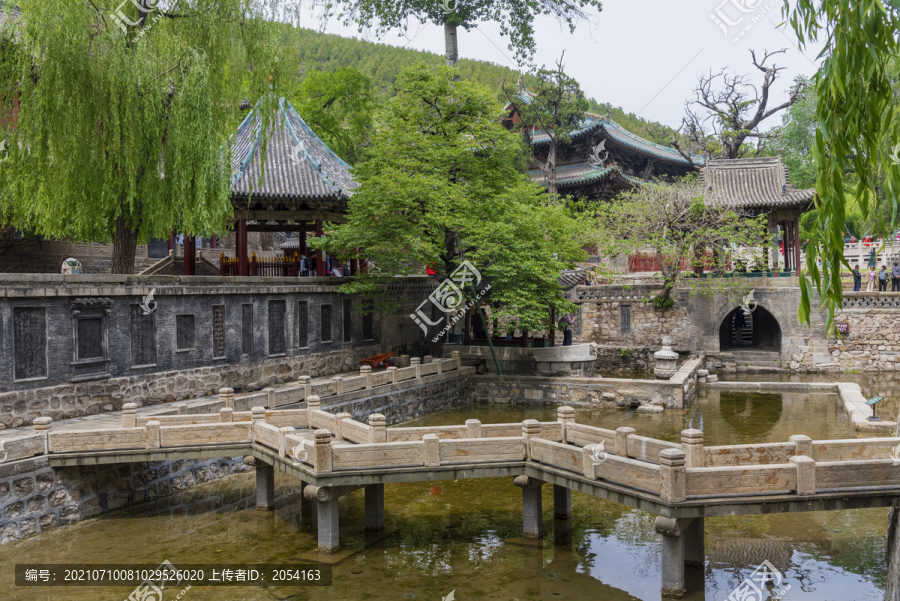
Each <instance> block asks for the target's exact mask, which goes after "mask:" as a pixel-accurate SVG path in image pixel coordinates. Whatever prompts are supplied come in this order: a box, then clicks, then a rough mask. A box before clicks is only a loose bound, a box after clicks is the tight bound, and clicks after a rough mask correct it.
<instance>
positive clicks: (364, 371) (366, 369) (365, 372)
mask: <svg viewBox="0 0 900 601" xmlns="http://www.w3.org/2000/svg"><path fill="white" fill-rule="evenodd" d="M359 375H361V376H362V377H364V378H365V379H366V388H372V366H371V365H363V366H362V367H360V368H359Z"/></svg>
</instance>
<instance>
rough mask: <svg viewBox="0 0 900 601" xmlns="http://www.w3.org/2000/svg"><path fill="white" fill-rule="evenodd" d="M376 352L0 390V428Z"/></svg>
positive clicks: (249, 383) (238, 384) (273, 376)
mask: <svg viewBox="0 0 900 601" xmlns="http://www.w3.org/2000/svg"><path fill="white" fill-rule="evenodd" d="M379 352H381V347H379V346H375V345H366V346H359V347H355V348H351V349H347V350H341V351H331V352H324V353H315V354H311V355H295V356H292V357H279V358H274V359H266V360H262V361H247V362H244V363H234V364H222V365H217V366H212V367H197V368H193V369H184V370H179V371H168V372H162V373H155V374H148V375H134V376H128V377H122V378H109V379H107V380H103V381H93V382H81V383H77V384H60V385H58V386H48V387H45V388H35V389H31V390H18V391H11V392H6V393H0V430H3V429H6V428H17V427H19V426H25V425H28V424H31V423H32V422H33V421H34V419H35V418H37V417H42V416H43V417H52V418H53V420H54V421H58V420H61V419H68V418H72V417H81V416H83V415H94V414H97V413H105V412H108V411H118V410H120V409H121V408H122V405H123V404H125V403H138V404H139V405H141V406H144V405H155V404H158V403H167V402H173V401H181V400H184V399H189V398H197V397H200V396H204V395H212V394H215V393H216V391H218V389H219V388H222V387H228V388H234V389H235V390H238V391H240V390H256V389H260V388H264V387H266V386H271V385H273V384H276V383H280V382H287V381H291V380H296V379H297V378H298V377H299V376H300V375H308V376H311V377H319V376H322V375H327V374H331V373H337V372H341V371H348V370H353V369H357V368H358V367H359V361H360V359H363V358H365V357H371V356H373V355H376V354H378V353H379Z"/></svg>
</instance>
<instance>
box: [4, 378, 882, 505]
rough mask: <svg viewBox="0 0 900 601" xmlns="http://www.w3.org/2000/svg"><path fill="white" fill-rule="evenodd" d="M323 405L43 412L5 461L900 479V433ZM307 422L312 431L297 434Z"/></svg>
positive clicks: (733, 490)
mask: <svg viewBox="0 0 900 601" xmlns="http://www.w3.org/2000/svg"><path fill="white" fill-rule="evenodd" d="M425 365H431V364H429V363H426V364H425ZM420 367H421V366H420ZM319 407H320V399H318V398H317V397H316V396H314V395H313V396H310V397H309V398H308V407H307V408H305V409H295V410H272V409H268V410H267V409H266V408H265V407H262V406H259V407H254V408H253V409H252V411H250V412H249V419H243V418H244V415H242V413H247V412H237V413H235V412H233V411H232V409H231V408H230V407H224V408H222V409H221V410H220V411H219V413H218V414H210V415H208V416H204V417H205V419H215V420H216V421H214V422H213V421H210V422H197V421H194V422H191V423H179V422H178V421H177V420H179V419H183V418H191V417H196V416H188V415H170V416H161V417H160V418H158V419H152V420H149V421H147V422H146V423H145V424H143V425H131V426H129V425H128V424H129V423H134V422H135V414H134V409H135V408H134V407H133V406H130V407H126V408H125V411H124V412H123V421H124V422H125V425H124V427H122V428H99V429H94V430H69V431H53V429H52V420H51V419H50V418H39V419H38V420H36V421H35V424H34V433H33V434H30V435H27V436H22V437H18V438H14V439H7V440H4V441H3V443H2V445H0V460H4V461H13V460H15V459H19V458H23V457H31V456H35V455H43V454H55V453H73V452H74V453H85V452H97V453H103V452H109V451H124V450H140V449H169V448H178V447H197V446H206V445H223V444H231V443H247V444H258V445H261V446H262V447H266V448H268V449H271V450H272V451H273V452H276V453H277V454H278V456H279V457H282V458H290V460H291V461H295V462H299V463H300V464H303V465H307V466H310V467H311V468H312V469H313V470H314V471H315V473H317V474H330V473H341V472H351V471H365V470H384V469H394V468H404V467H409V468H417V467H423V468H427V467H440V466H458V465H470V464H471V465H475V464H480V463H490V464H497V463H500V464H502V463H522V462H530V463H533V464H536V465H543V466H548V467H552V468H554V469H557V470H565V471H567V472H570V473H572V474H576V475H578V476H579V477H583V478H586V479H587V480H589V481H603V482H604V483H606V484H609V485H615V486H621V487H626V488H629V489H633V490H636V491H642V492H644V493H649V494H651V495H657V496H659V498H660V500H662V501H664V502H671V503H679V502H681V501H685V500H687V499H695V500H696V499H704V498H723V497H731V496H742V495H743V496H745V495H750V494H753V495H759V494H766V495H800V496H805V495H814V494H816V493H817V492H823V491H827V492H834V491H838V492H840V491H844V490H858V489H859V488H860V487H873V486H874V487H898V486H900V465H896V462H895V461H894V460H893V459H892V458H893V457H894V456H896V455H897V451H896V449H897V448H898V446H900V438H865V439H849V440H819V441H814V440H811V439H810V438H809V437H807V436H802V435H796V436H792V437H791V439H790V440H789V441H788V442H786V443H764V444H756V445H726V446H712V447H705V446H704V444H703V433H702V432H701V431H699V430H684V431H683V432H682V437H681V443H680V444H678V443H672V442H667V441H661V440H657V439H654V438H648V437H645V436H639V435H637V434H636V433H635V430H634V429H633V428H628V427H622V428H618V429H616V430H608V429H604V428H597V427H593V426H586V425H583V424H578V423H577V422H575V418H574V410H573V409H572V408H571V407H560V408H559V409H558V413H557V421H556V422H538V421H536V420H525V421H524V422H522V423H516V424H482V423H481V422H480V421H479V420H476V419H470V420H467V421H466V423H465V424H464V425H462V426H434V427H409V428H386V424H385V418H384V416H383V415H380V414H372V415H370V416H369V423H368V424H364V423H361V422H357V421H355V420H353V419H351V418H350V415H349V414H347V413H338V414H331V413H328V412H326V411H322V410H321V409H320V408H319ZM239 417H240V418H241V420H239V419H238V418H239ZM164 418H165V419H166V421H163V419H164ZM251 420H252V421H251ZM300 429H305V430H306V432H307V434H306V435H305V436H300V435H299V430H300ZM310 429H312V430H314V431H315V432H314V441H313V440H310V439H309V430H310Z"/></svg>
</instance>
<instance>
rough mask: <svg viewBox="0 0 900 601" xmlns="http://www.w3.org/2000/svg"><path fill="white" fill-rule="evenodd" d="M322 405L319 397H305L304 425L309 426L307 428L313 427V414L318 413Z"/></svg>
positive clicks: (314, 395) (315, 395)
mask: <svg viewBox="0 0 900 601" xmlns="http://www.w3.org/2000/svg"><path fill="white" fill-rule="evenodd" d="M321 405H322V401H321V399H319V395H317V394H313V395H310V396H308V397H306V412H307V414H306V419H307V421H306V423H307V424H309V427H310V428H312V427H313V412H314V411H318V410H319V408H320V407H321Z"/></svg>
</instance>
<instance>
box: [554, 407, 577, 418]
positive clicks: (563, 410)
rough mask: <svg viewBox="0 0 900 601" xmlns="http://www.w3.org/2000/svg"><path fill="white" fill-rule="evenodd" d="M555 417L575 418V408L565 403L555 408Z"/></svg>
mask: <svg viewBox="0 0 900 601" xmlns="http://www.w3.org/2000/svg"><path fill="white" fill-rule="evenodd" d="M556 417H558V418H565V419H575V409H574V408H573V407H569V406H567V405H563V406H562V407H559V408H558V409H557V410H556Z"/></svg>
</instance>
